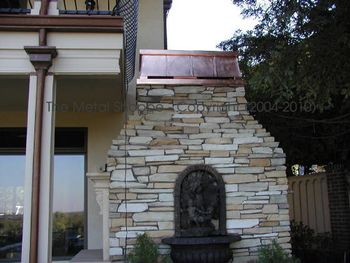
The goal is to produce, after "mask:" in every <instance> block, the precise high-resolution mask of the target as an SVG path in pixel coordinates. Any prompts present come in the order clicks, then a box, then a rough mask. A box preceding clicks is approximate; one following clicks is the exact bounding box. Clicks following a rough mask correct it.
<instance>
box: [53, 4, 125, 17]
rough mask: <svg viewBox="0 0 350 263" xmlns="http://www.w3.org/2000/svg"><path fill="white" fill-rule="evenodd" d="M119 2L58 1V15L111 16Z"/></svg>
mask: <svg viewBox="0 0 350 263" xmlns="http://www.w3.org/2000/svg"><path fill="white" fill-rule="evenodd" d="M118 2H119V0H59V1H58V8H59V10H60V14H70V15H72V14H79V15H82V14H91V15H111V14H113V13H114V12H115V9H116V6H117V5H118Z"/></svg>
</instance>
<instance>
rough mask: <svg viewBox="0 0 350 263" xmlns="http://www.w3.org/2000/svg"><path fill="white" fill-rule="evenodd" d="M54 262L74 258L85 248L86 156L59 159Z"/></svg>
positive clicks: (57, 160) (56, 175)
mask: <svg viewBox="0 0 350 263" xmlns="http://www.w3.org/2000/svg"><path fill="white" fill-rule="evenodd" d="M54 164H55V165H54V184H53V234H52V256H53V259H61V258H70V257H72V256H74V255H76V254H77V253H78V252H79V251H80V250H82V249H83V248H84V221H85V214H84V172H85V168H84V165H85V156H84V155H82V154H80V155H55V161H54Z"/></svg>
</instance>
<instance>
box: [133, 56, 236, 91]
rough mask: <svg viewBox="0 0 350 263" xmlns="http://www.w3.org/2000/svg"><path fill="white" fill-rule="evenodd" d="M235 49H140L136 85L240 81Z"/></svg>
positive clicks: (228, 82)
mask: <svg viewBox="0 0 350 263" xmlns="http://www.w3.org/2000/svg"><path fill="white" fill-rule="evenodd" d="M241 76H242V74H241V72H240V70H239V66H238V61H237V52H220V51H178V50H140V78H139V80H138V84H176V85H181V84H184V85H185V84H230V83H237V82H241V81H242V80H241Z"/></svg>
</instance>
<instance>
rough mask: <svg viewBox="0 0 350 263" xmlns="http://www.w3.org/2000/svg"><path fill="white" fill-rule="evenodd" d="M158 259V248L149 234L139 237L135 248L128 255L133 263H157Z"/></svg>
mask: <svg viewBox="0 0 350 263" xmlns="http://www.w3.org/2000/svg"><path fill="white" fill-rule="evenodd" d="M158 257H159V252H158V247H157V245H156V244H155V243H154V242H153V241H152V239H151V238H150V237H149V236H148V235H147V234H142V235H138V236H137V239H136V244H135V247H134V249H133V250H132V251H131V252H130V254H129V255H128V259H129V260H130V262H131V263H155V262H157V260H158Z"/></svg>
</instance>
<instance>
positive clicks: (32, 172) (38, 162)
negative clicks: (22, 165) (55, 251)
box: [22, 47, 56, 263]
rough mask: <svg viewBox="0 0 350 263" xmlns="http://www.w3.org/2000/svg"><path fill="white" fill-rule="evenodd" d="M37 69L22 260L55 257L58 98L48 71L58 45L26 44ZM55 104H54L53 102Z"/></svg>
mask: <svg viewBox="0 0 350 263" xmlns="http://www.w3.org/2000/svg"><path fill="white" fill-rule="evenodd" d="M25 50H26V52H27V53H28V55H29V58H30V61H31V63H32V64H33V66H34V68H35V70H36V72H35V73H32V75H31V76H30V84H29V101H28V117H27V120H28V121H27V122H28V124H27V148H26V174H25V195H26V196H25V205H24V219H23V239H22V244H23V245H22V262H30V263H34V262H35V263H46V262H50V261H51V210H52V209H51V206H52V205H51V203H52V198H51V196H52V191H51V189H52V169H53V153H54V127H55V126H54V116H55V112H54V110H52V109H50V108H49V107H48V106H49V104H48V103H47V102H52V103H54V102H55V87H54V77H53V75H48V74H47V71H48V69H49V68H50V66H51V65H52V60H53V58H54V57H55V56H56V49H55V48H54V47H25ZM51 105H52V104H51Z"/></svg>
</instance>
